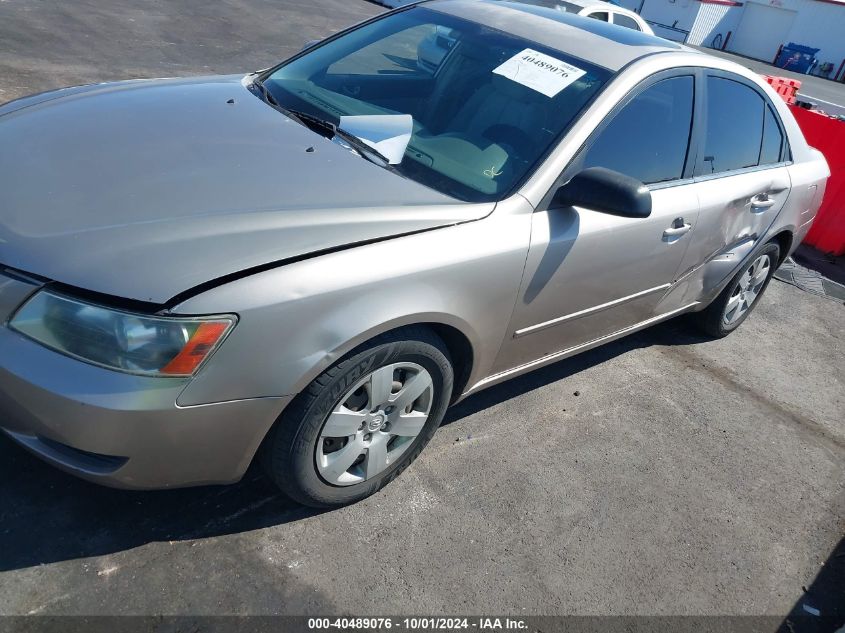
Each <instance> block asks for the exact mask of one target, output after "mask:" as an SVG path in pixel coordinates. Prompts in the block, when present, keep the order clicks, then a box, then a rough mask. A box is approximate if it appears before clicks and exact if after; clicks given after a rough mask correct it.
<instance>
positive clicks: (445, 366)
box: [261, 327, 454, 508]
mask: <svg viewBox="0 0 845 633" xmlns="http://www.w3.org/2000/svg"><path fill="white" fill-rule="evenodd" d="M453 379H454V376H453V370H452V364H451V359H450V358H449V352H448V349H447V347H446V345H445V344H444V343H443V341H442V340H441V339H440V338H439V337H438V336H437V335H436V334H434V333H433V332H431V331H430V330H428V329H426V328H423V327H408V328H402V329H400V330H396V331H394V332H392V333H389V334H385V335H382V336H380V337H378V338H376V339H374V340H372V341H370V342H369V343H366V344H364V345H362V346H361V347H359V348H356V349H355V350H353V351H352V352H350V353H349V354H348V355H347V356H346V357H345V358H344V359H342V360H341V361H339V362H338V363H336V364H335V365H333V366H332V367H331V368H329V369H328V370H326V371H325V372H324V373H323V374H321V375H320V376H319V377H317V378H316V379H315V380H314V381H313V382H312V383H311V384H310V385H309V386H308V387H307V388H306V389H305V391H303V392H302V393H301V394H299V395H298V396H297V397H296V398H295V399H294V401H293V402H292V403H291V404H290V405H289V406H288V407H287V409H285V411H284V412H283V413H282V415H281V416H280V418H279V420H277V422H276V424H275V426H274V427H273V429H272V430H271V431H270V433H269V434H268V436H267V438H266V439H265V441H264V445H263V446H262V454H261V462H262V465H263V466H264V469H265V471H266V472H267V474H268V475H269V476H270V478H271V479H272V480H273V481H274V482H275V483H276V485H277V486H278V487H279V488H281V490H282V491H283V492H284V493H285V494H286V495H287V496H289V497H290V498H292V499H293V500H295V501H297V502H299V503H301V504H303V505H307V506H311V507H315V508H331V507H337V506H342V505H346V504H350V503H354V502H356V501H360V500H361V499H364V498H365V497H369V496H370V495H372V494H374V493H376V492H377V491H379V490H380V489H381V488H383V487H384V486H385V485H387V484H388V483H390V482H391V481H392V480H393V479H395V478H396V477H398V476H399V474H400V473H402V471H403V470H405V469H406V468H407V467H408V466H409V465H410V464H411V462H413V461H414V460H415V459H416V458H417V457H418V456H419V454H420V453H421V452H422V450H423V448H425V446H426V444H428V442H429V440H430V439H431V438H432V436H433V435H434V433H435V431H436V430H437V427H438V426H440V422H441V421H442V420H443V416H444V415H445V413H446V409H447V408H448V406H449V401H450V399H451V397H452V386H453ZM388 382H389V385H390V388H389V390H388V389H387V387H386V385H387V384H388ZM422 389H425V391H422V393H421V394H420V395H419V396H416V393H417V391H420V390H422ZM386 394H387V398H386V399H385V395H386ZM374 397H375V400H374V399H373V398H374ZM412 398H413V399H412ZM379 400H383V402H381V401H379ZM408 402H410V404H408ZM373 409H375V411H373ZM424 415H425V416H427V417H425V418H424V419H423V416H424ZM362 425H363V426H362ZM420 427H421V428H420ZM394 433H396V435H394ZM356 451H358V452H359V454H358V455H357V458H356V461H354V462H352V464H351V465H350V466H349V467H348V468H344V467H345V466H346V464H347V462H349V460H351V459H352V457H354V456H355V453H356Z"/></svg>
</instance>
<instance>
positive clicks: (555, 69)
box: [493, 48, 587, 97]
mask: <svg viewBox="0 0 845 633" xmlns="http://www.w3.org/2000/svg"><path fill="white" fill-rule="evenodd" d="M493 72H494V73H496V74H497V75H502V76H503V77H507V78H508V79H510V80H511V81H515V82H517V83H519V84H522V85H523V86H526V87H528V88H531V89H532V90H536V91H537V92H540V93H542V94H544V95H546V96H547V97H554V96H555V95H557V94H558V93H559V92H560V91H561V90H563V89H564V88H566V87H567V86H569V85H571V84H573V83H575V82H576V81H577V80H578V79H579V78H580V77H582V76H583V75H585V74H586V72H587V71H586V70H581V69H580V68H576V67H575V66H573V65H572V64H567V63H566V62H562V61H560V60H559V59H555V58H554V57H551V56H550V55H546V54H544V53H540V52H539V51H535V50H532V49H530V48H526V49H525V50H524V51H522V52H521V53H517V54H516V55H514V56H513V57H511V58H510V59H509V60H508V61H506V62H505V63H504V64H502V65H501V66H499V67H498V68H496V69H495V70H494V71H493Z"/></svg>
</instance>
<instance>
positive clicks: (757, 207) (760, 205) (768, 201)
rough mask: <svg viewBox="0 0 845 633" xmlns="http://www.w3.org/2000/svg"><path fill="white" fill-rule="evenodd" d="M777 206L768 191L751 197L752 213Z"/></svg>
mask: <svg viewBox="0 0 845 633" xmlns="http://www.w3.org/2000/svg"><path fill="white" fill-rule="evenodd" d="M773 206H775V201H774V200H773V199H772V198H770V197H769V194H767V193H758V194H757V195H756V196H754V197H753V198H751V213H759V212H760V211H765V210H766V209H770V208H771V207H773Z"/></svg>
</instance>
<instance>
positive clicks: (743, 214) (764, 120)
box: [684, 70, 791, 270]
mask: <svg viewBox="0 0 845 633" xmlns="http://www.w3.org/2000/svg"><path fill="white" fill-rule="evenodd" d="M704 86H705V92H706V96H705V103H706V106H705V108H704V112H703V121H704V132H705V133H704V136H703V142H702V144H701V148H700V152H699V155H698V157H697V159H696V164H695V170H694V173H695V181H696V185H695V189H696V195H697V197H698V200H699V203H700V205H701V211H700V215H699V223H698V227H697V229H696V232H695V235H694V236H693V239H692V243H691V245H690V248H689V250H688V251H687V254H686V257H685V259H684V267H685V268H686V269H690V270H691V269H693V268H695V267H697V266H698V265H700V264H702V263H704V262H706V261H708V260H710V259H711V258H713V257H717V256H719V255H720V254H722V253H725V252H728V251H731V250H732V249H734V248H735V247H737V246H740V245H742V244H749V243H753V242H755V241H756V240H757V239H758V238H759V237H760V236H762V235H764V234H765V232H766V230H767V229H768V228H769V227H770V226H771V224H772V222H774V220H775V218H776V217H777V215H778V213H780V210H781V209H782V208H783V205H784V203H785V202H786V199H787V197H788V196H789V193H790V189H791V181H790V177H789V170H788V165H789V164H790V151H789V146H788V143H787V141H786V138H787V137H786V134H785V133H784V131H783V125H782V123H781V121H780V119H779V117H778V116H777V113H776V110H775V109H774V108H773V107H772V105H771V102H770V101H769V98H768V96H767V95H766V94H765V93H763V92H762V91H761V90H760V89H759V87H758V86H756V85H754V84H753V83H751V82H749V81H747V80H745V79H744V78H742V77H739V76H738V75H734V74H732V73H726V72H722V71H715V70H713V71H708V73H707V75H706V77H705V80H704Z"/></svg>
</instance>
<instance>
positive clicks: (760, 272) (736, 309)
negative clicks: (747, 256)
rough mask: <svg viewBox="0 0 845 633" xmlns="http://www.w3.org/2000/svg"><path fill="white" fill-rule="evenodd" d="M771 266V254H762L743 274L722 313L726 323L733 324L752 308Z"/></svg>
mask: <svg viewBox="0 0 845 633" xmlns="http://www.w3.org/2000/svg"><path fill="white" fill-rule="evenodd" d="M770 268H771V258H770V257H769V255H760V256H759V257H758V258H757V259H755V260H754V263H752V264H751V266H749V268H748V270H746V271H745V272H744V273H743V274H742V276H741V277H740V278H739V282H738V283H737V285H736V288H734V291H733V293H732V294H731V296H730V298H729V299H728V302H727V303H726V304H725V310H724V312H723V313H722V321H723V322H724V324H725V325H733V324H734V323H736V322H737V321H739V320H740V319H741V318H742V317H743V316H745V314H746V313H747V312H748V311H749V310H750V309H751V306H752V305H754V302H755V301H756V300H757V297H758V296H759V294H760V291H761V290H762V288H763V285H764V284H765V283H766V279H767V278H768V276H769V269H770Z"/></svg>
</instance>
